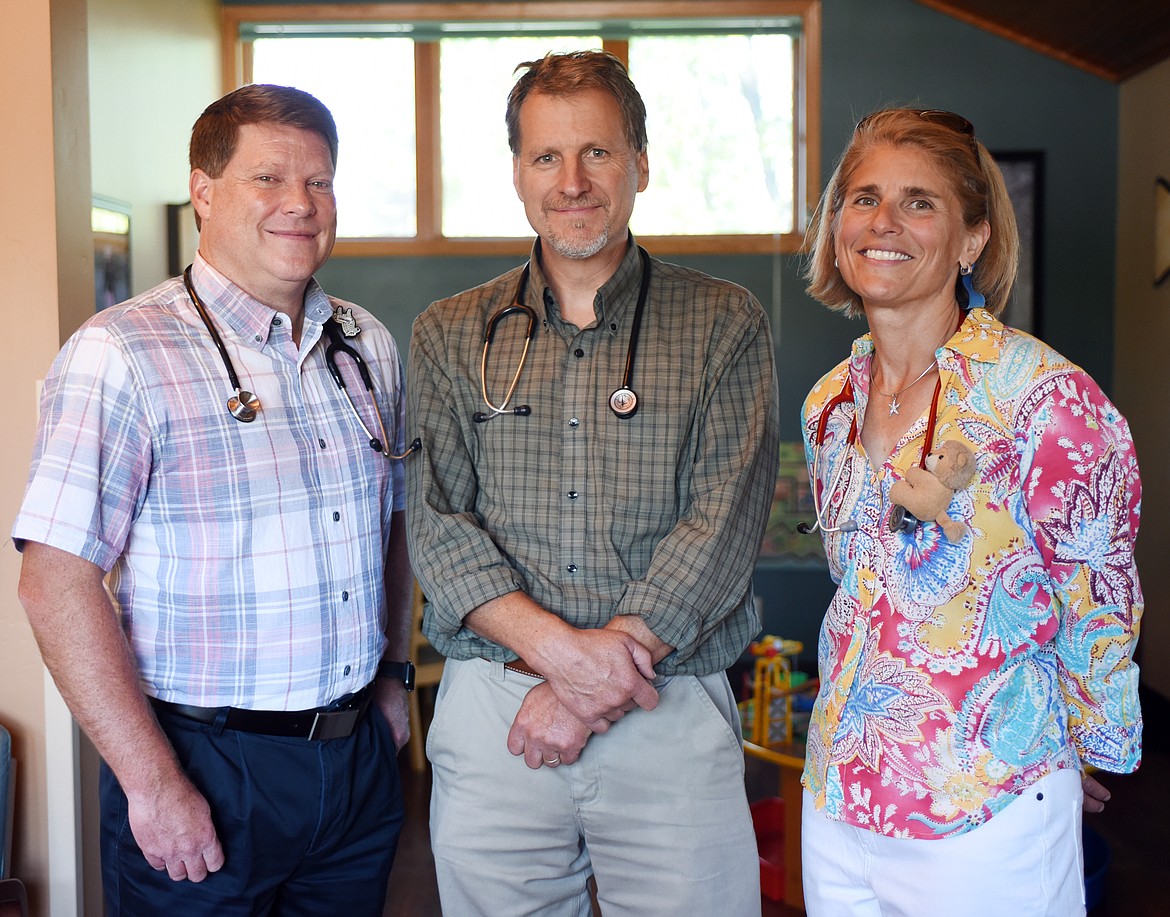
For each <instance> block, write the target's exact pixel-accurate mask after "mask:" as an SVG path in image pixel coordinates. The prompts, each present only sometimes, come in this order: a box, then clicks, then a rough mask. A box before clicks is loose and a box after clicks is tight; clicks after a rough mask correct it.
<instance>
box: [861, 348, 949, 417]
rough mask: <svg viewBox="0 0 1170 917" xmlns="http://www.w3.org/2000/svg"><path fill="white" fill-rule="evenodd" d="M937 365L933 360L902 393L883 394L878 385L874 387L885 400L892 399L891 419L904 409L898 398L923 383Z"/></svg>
mask: <svg viewBox="0 0 1170 917" xmlns="http://www.w3.org/2000/svg"><path fill="white" fill-rule="evenodd" d="M935 363H936V361H935V360H931V361H930V365H929V366H928V367H926V369H924V370H923V371H922V372H920V373H919V374H918V377H917V378H916V379H915V380H914V381H913V382H911V383H910V384H909V385H907V386H904V387H903V388H902V390H901V391H897V392H883V391H881V390H880V389H879V388H878V387H877V386H876V385H875V386H874V391H875V392H877V393H878V394H879V395H881V396H882V397H883V398H889V399H890V416H891V417H893V416H894V415H895V414H897V413H898V412H899V410H900V409H901V407H902V405H901V404H899V403H898V396H899V395H905V394H906V393H907V392H908V391H910V389H912V388H914V386H916V385H917V384H918V383H919V382H921V381H922V380H923V379H924V378H926V374H927V373H928V372H930V371H931V370H932V369H934V366H935Z"/></svg>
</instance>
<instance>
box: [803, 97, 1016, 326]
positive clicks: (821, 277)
mask: <svg viewBox="0 0 1170 917" xmlns="http://www.w3.org/2000/svg"><path fill="white" fill-rule="evenodd" d="M935 114H939V115H942V114H947V115H948V116H949V118H953V119H954V120H955V121H962V120H963V119H961V118H959V117H958V116H953V115H949V113H934V112H927V113H925V114H924V113H923V112H921V111H919V110H918V109H914V108H889V109H884V110H882V111H878V112H875V113H874V114H872V115H870V116H869V117H867V118H865V119H863V120H862V121H861V123H860V124H858V125H857V129H856V130H855V131H854V132H853V138H852V139H851V140H850V141H849V146H848V147H846V149H845V152H844V153H843V154H842V155H841V160H840V161H839V162H838V163H837V168H836V170H834V172H833V177H832V178H830V179H829V184H828V185H827V186H826V187H825V193H824V196H823V197H822V198H821V203H820V205H819V206H818V207H817V212H816V213H815V214H814V215H813V220H812V225H810V226H809V231H808V237H807V238H808V244H809V260H808V265H807V267H806V268H805V278H806V279H807V280H808V281H809V285H808V287H807V289H808V293H809V295H810V296H812V297H813V298H814V299H816V300H817V301H818V302H821V303H823V304H824V305H826V306H828V307H829V308H830V309H833V310H834V311H837V312H844V313H845V314H846V315H849V316H860V315H863V314H864V310H863V308H862V304H861V301H860V297H858V295H857V294H856V293H855V292H854V291H853V290H851V289H850V288H849V286H848V284H846V283H845V279H844V278H843V277H842V276H841V272H840V271H839V270H838V269H837V264H836V241H837V239H836V236H837V227H838V225H839V223H840V216H841V207H842V204H843V199H844V191H845V189H846V188H848V187H849V183H850V182H851V181H852V179H853V175H854V173H855V172H856V171H857V169H858V167H859V166H860V164H861V163H862V161H863V160H864V159H865V157H866V156H867V155H869V153H870V152H871V151H872V150H873V149H874V148H875V147H878V146H893V147H913V148H915V149H917V150H920V151H921V152H923V153H925V154H926V155H927V156H929V157H930V158H931V159H932V160H933V161H934V164H935V165H936V166H937V167H938V169H939V171H941V172H942V174H943V175H944V176H945V177H946V178H947V179H949V181H950V183H951V190H952V191H954V193H955V195H956V196H957V197H958V199H959V203H960V205H961V208H962V214H963V225H964V226H966V227H967V228H968V229H974V228H975V227H976V226H978V225H979V224H980V223H981V222H982V221H984V220H986V221H987V223H988V225H989V226H990V227H991V236H990V238H989V239H988V240H987V245H986V246H985V247H984V249H983V254H982V255H980V257H979V260H978V261H977V262H976V263H975V267H974V273H973V275H972V277H971V280H972V282H973V284H974V287H975V289H976V290H978V291H979V292H980V293H982V294H983V295H984V297H985V298H986V299H987V309H988V310H989V311H990V312H991V313H992V314H993V315H999V314H1000V313H1001V312H1002V311H1003V309H1004V307H1005V306H1006V305H1007V300H1008V296H1009V294H1010V293H1011V290H1012V284H1014V283H1015V280H1016V270H1017V268H1018V267H1019V262H1020V238H1019V235H1018V233H1017V231H1016V217H1015V213H1014V212H1013V210H1012V203H1011V199H1010V198H1009V197H1008V193H1007V188H1006V187H1005V186H1004V182H1003V174H1002V173H1001V172H1000V171H999V166H997V165H996V164H995V160H994V159H993V158H992V157H991V154H990V153H988V152H987V149H986V148H985V147H984V146H983V144H981V143H980V142H979V141H978V140H976V139H975V137H974V136H973V134H967V133H963V132H961V131H960V130H958V129H956V128H955V127H954V126H951V125H950V124H949V123H946V121H943V122H941V123H940V121H937V120H931V117H932V116H933V115H935ZM955 296H956V298H957V299H958V300H959V303H960V305H964V306H965V305H966V301H967V293H966V290H965V289H964V288H963V284H962V281H961V279H960V277H959V265H958V264H956V265H955Z"/></svg>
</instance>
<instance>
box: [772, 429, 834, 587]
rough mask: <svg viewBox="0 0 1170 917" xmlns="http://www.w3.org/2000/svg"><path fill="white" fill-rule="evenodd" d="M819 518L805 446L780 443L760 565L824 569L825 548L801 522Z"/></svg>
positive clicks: (796, 441)
mask: <svg viewBox="0 0 1170 917" xmlns="http://www.w3.org/2000/svg"><path fill="white" fill-rule="evenodd" d="M815 518H816V511H815V510H814V509H813V499H812V488H811V486H810V485H809V480H808V466H807V465H805V461H804V444H803V443H802V442H800V441H799V440H789V441H783V442H781V443H780V471H779V473H778V474H777V476H776V489H775V491H774V492H773V495H772V510H771V512H770V513H769V515H768V523H767V525H766V526H765V528H764V540H763V542H762V543H761V545H760V555H759V559H758V560H757V564H759V565H761V566H764V567H769V566H776V565H779V566H784V567H794V566H795V567H809V568H818V567H824V566H825V549H824V545H823V544H822V542H821V536H820V535H819V534H813V535H805V534H803V533H801V532H800V531H798V530H797V526H798V525H800V523H802V522H804V523H811V522H812V520H813V519H815Z"/></svg>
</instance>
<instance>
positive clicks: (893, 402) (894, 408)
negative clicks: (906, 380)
mask: <svg viewBox="0 0 1170 917" xmlns="http://www.w3.org/2000/svg"><path fill="white" fill-rule="evenodd" d="M960 321H961V317H960ZM953 333H954V332H947V336H946V337H945V338H943V339H942V341H941V342H940V343H939V345H938V347H942V345H943V344H945V343H946V342H947V341H948V340H950V338H951V335H952V334H953ZM938 347H936V348H935V349H934V350H935V353H938ZM937 365H938V357H935V358H934V359H933V360H931V361H930V365H928V366H927V367H926V369H924V370H923V371H922V372H920V373H919V374H918V375H917V376H915V377H914V381H913V382H911V383H910V384H909V385H904V386H902V388H901V389H899V390H898V391H896V392H883V391H882V390H881V389H879V388H878V387H877V386H876V385H875V386H874V387H873V389H874V391H875V392H877V393H878V394H879V395H881V396H882V397H883V398H889V399H890V416H891V417H893V416H894V415H895V414H897V413H899V411H900V410H901V408H902V404H901V402H899V401H898V396H899V395H905V394H906V393H907V392H908V391H910V389H912V388H914V386H916V385H917V384H918V383H919V382H921V381H922V380H923V379H925V378H926V374H927V373H928V372H930V371H931V370H932V369H934V367H935V366H937ZM869 373H870V379H871V380H872V379H873V363H870V370H869Z"/></svg>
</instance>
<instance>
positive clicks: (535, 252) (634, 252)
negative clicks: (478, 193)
mask: <svg viewBox="0 0 1170 917" xmlns="http://www.w3.org/2000/svg"><path fill="white" fill-rule="evenodd" d="M540 244H541V243H540V239H539V238H537V240H536V242H535V243H534V244H533V246H532V253H531V255H530V257H529V261H528V264H529V279H528V292H527V293H526V295H525V297H524V298H525V301H526V303H527V304H528V305H531V306H533V307H534V308H536V309H537V310H538V312H540V314H542V315H543V316H544V317H545V319H546V320H547V319H550V318H552V317H553V316H554V315H555V316H556V320H557V321H560V320H561V318H560V314H559V310H555V305H556V299H555V297H554V295H553V292H552V288H551V287H549V286H548V282H547V281H546V280H545V277H544V271H543V270H542V268H541V264H540V251H541V249H540ZM641 280H642V258H641V254H640V250H639V248H638V245H637V242H636V241H635V240H634V235H633V233H630V234H629V238H628V240H627V242H626V253H625V255H624V256H623V257H622V260H621V263H620V264H619V265H618V267H617V270H616V271H614V272H613V276H611V277H610V278H609V280H607V281H606V282H605V283H604V284H602V285H601V288H600V289H598V291H597V295H596V296H595V297H594V300H593V303H594V307H595V309H596V311H597V326H598V327H600V328H604V329H605V330H606V331H608V332H609V333H610V334H611V335H615V334H617V333H618V332H619V330H620V325H621V323H622V320H623V317H624V316H626V315H632V314H633V310H634V305H635V304H636V303H637V300H638V289H639V287H640V285H641Z"/></svg>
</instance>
